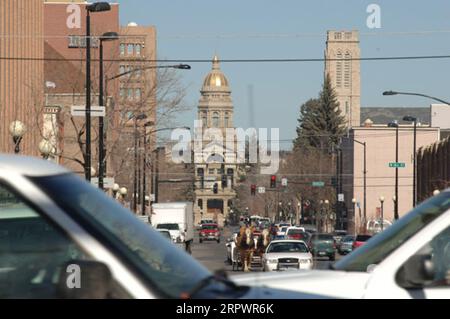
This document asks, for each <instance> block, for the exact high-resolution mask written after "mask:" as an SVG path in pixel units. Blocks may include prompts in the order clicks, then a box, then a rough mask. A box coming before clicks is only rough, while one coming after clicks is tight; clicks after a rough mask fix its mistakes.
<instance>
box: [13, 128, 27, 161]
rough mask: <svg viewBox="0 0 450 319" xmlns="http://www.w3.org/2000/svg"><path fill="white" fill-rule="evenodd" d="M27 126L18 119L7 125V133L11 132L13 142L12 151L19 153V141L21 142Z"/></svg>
mask: <svg viewBox="0 0 450 319" xmlns="http://www.w3.org/2000/svg"><path fill="white" fill-rule="evenodd" d="M26 131H27V128H26V126H25V124H23V123H22V122H20V121H14V122H12V123H11V125H10V126H9V133H10V134H11V136H12V138H13V142H14V153H15V154H19V153H20V142H22V138H23V136H24V135H25V133H26Z"/></svg>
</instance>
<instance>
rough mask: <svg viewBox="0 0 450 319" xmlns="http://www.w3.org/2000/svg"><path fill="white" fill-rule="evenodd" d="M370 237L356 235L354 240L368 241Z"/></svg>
mask: <svg viewBox="0 0 450 319" xmlns="http://www.w3.org/2000/svg"><path fill="white" fill-rule="evenodd" d="M370 238H372V236H370V235H358V236H356V240H355V241H368V240H369V239H370Z"/></svg>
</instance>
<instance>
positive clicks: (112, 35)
mask: <svg viewBox="0 0 450 319" xmlns="http://www.w3.org/2000/svg"><path fill="white" fill-rule="evenodd" d="M118 39H119V35H118V34H117V33H116V32H106V33H104V34H103V35H102V36H101V37H100V49H99V54H100V75H99V79H100V85H99V96H98V99H99V100H98V101H99V103H98V104H100V106H104V107H105V108H106V105H104V104H106V103H104V102H105V100H104V93H103V91H104V84H105V83H104V82H105V78H104V65H103V42H105V41H114V40H118ZM106 102H107V100H106ZM98 125H99V134H98V187H99V188H100V189H101V190H103V188H104V184H103V178H104V176H105V145H104V143H105V129H104V118H103V117H102V116H100V118H99V120H98Z"/></svg>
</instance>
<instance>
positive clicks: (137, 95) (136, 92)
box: [134, 89, 142, 101]
mask: <svg viewBox="0 0 450 319" xmlns="http://www.w3.org/2000/svg"><path fill="white" fill-rule="evenodd" d="M134 93H135V98H136V100H138V101H140V100H141V97H142V90H141V89H136V91H135V92H134Z"/></svg>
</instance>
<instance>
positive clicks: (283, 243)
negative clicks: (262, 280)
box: [262, 240, 313, 271]
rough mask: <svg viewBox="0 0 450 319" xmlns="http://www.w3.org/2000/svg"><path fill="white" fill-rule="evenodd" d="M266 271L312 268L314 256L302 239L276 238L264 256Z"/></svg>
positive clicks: (263, 261)
mask: <svg viewBox="0 0 450 319" xmlns="http://www.w3.org/2000/svg"><path fill="white" fill-rule="evenodd" d="M262 263H263V269H264V271H282V270H299V269H308V270H309V269H312V267H313V256H312V255H311V253H310V252H309V249H308V246H307V245H306V243H305V242H304V241H302V240H274V241H272V242H271V243H270V244H269V246H268V247H267V249H266V252H265V253H264V255H263V258H262Z"/></svg>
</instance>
